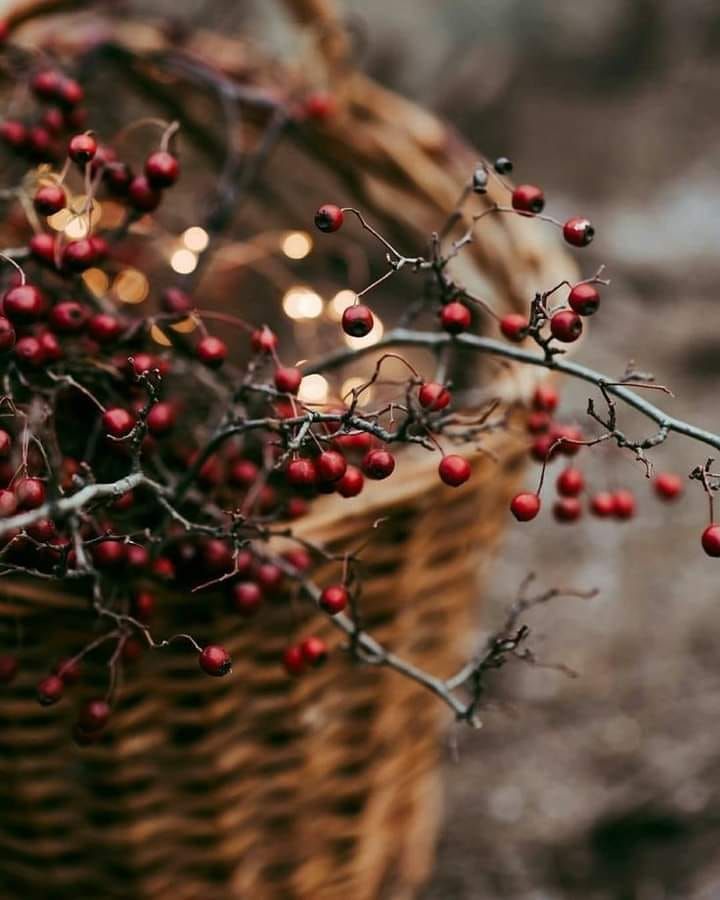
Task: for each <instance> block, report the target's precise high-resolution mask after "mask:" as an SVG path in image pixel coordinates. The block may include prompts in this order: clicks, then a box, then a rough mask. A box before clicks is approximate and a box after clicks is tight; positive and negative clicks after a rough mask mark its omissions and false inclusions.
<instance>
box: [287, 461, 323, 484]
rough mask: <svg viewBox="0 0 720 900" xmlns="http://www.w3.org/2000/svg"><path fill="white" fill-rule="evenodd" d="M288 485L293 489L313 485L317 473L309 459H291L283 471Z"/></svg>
mask: <svg viewBox="0 0 720 900" xmlns="http://www.w3.org/2000/svg"><path fill="white" fill-rule="evenodd" d="M285 477H286V478H287V480H288V484H292V485H294V486H295V487H308V486H309V485H313V484H315V481H316V480H317V472H316V471H315V464H314V463H313V461H312V460H311V459H291V460H290V462H289V463H288V464H287V468H286V469H285Z"/></svg>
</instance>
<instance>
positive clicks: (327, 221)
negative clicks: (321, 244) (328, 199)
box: [315, 203, 345, 234]
mask: <svg viewBox="0 0 720 900" xmlns="http://www.w3.org/2000/svg"><path fill="white" fill-rule="evenodd" d="M344 219H345V214H344V213H343V211H342V210H341V209H340V207H339V206H335V204H334V203H326V204H325V205H324V206H321V207H320V209H319V210H318V211H317V212H316V213H315V225H316V227H317V228H318V229H319V230H320V231H324V232H325V233H326V234H329V233H330V232H332V231H337V230H338V229H339V228H341V227H342V223H343V220H344Z"/></svg>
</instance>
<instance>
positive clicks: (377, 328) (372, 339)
mask: <svg viewBox="0 0 720 900" xmlns="http://www.w3.org/2000/svg"><path fill="white" fill-rule="evenodd" d="M373 316H374V318H375V324H374V325H373V327H372V329H371V331H370V333H369V334H366V335H365V337H361V338H356V337H350V335H349V334H344V335H343V337H344V338H345V343H346V344H347V345H348V347H350V348H352V349H353V350H357V349H358V348H360V347H372V345H373V344H377V342H378V341H379V340H380V338H381V337H382V336H383V334H384V333H385V328H384V327H383V323H382V322H381V321H380V317H379V316H377V315H375V313H373Z"/></svg>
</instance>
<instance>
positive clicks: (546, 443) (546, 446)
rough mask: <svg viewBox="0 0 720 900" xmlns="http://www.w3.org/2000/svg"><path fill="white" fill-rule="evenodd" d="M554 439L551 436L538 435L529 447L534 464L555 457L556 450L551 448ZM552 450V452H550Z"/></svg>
mask: <svg viewBox="0 0 720 900" xmlns="http://www.w3.org/2000/svg"><path fill="white" fill-rule="evenodd" d="M554 444H555V438H554V437H553V435H552V434H539V435H538V436H537V437H536V438H535V440H534V441H533V442H532V444H531V445H530V455H531V456H532V458H533V459H534V460H535V461H536V462H540V463H542V462H545V460H546V459H552V458H553V457H555V456H557V453H558V448H557V447H555V448H554V449H552V448H553V445H554ZM551 450H552V452H551Z"/></svg>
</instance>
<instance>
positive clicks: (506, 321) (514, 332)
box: [500, 313, 528, 344]
mask: <svg viewBox="0 0 720 900" xmlns="http://www.w3.org/2000/svg"><path fill="white" fill-rule="evenodd" d="M527 328H528V321H527V318H526V317H525V316H521V315H520V313H508V314H507V315H506V316H503V317H502V319H500V331H502V333H503V334H504V335H505V337H506V338H507V339H508V340H509V341H514V342H515V343H516V344H519V343H520V342H521V341H523V340H525V336H526V335H527Z"/></svg>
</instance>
